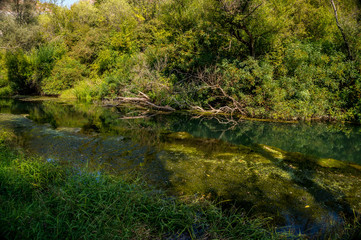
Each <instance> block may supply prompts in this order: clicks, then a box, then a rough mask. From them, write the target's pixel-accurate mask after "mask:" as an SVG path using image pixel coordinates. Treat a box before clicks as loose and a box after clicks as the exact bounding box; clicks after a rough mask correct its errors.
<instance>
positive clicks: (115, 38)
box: [0, 0, 361, 121]
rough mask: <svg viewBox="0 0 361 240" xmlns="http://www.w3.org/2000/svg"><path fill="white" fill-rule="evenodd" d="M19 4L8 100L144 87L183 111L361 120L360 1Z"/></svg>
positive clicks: (7, 68) (5, 36) (11, 35)
mask: <svg viewBox="0 0 361 240" xmlns="http://www.w3.org/2000/svg"><path fill="white" fill-rule="evenodd" d="M15 3H17V4H15ZM19 4H20V3H19V1H15V0H9V1H7V2H5V4H3V6H0V8H2V9H3V10H2V11H1V12H0V13H1V16H0V17H1V21H0V34H1V39H0V44H1V50H0V65H1V66H2V67H1V69H0V95H1V96H6V95H14V94H31V93H33V94H47V95H61V96H63V97H77V98H79V99H83V100H87V101H91V100H94V99H104V98H114V97H117V96H123V97H124V96H126V97H135V96H137V95H138V94H139V92H142V93H145V94H147V95H148V96H149V98H150V99H151V100H152V102H153V103H155V104H159V105H170V106H172V107H174V108H178V109H179V108H181V109H183V108H188V109H189V108H194V107H197V109H210V110H212V111H213V112H217V110H220V111H222V112H229V113H240V114H243V115H247V116H251V117H268V118H277V119H311V118H319V119H338V120H358V121H359V120H360V119H361V102H360V95H361V58H360V51H361V37H360V33H361V31H360V30H361V24H360V21H361V18H360V16H361V14H360V10H361V5H360V2H359V1H357V0H345V1H337V2H336V1H332V0H298V1H294V0H281V1H280V0H241V1H236V0H201V1H191V0H162V1H161V0H142V1H134V0H97V1H95V3H94V4H92V3H90V2H88V1H80V2H78V3H76V4H74V5H72V6H71V7H70V9H68V8H66V7H62V6H58V5H56V4H49V3H40V2H36V1H34V0H27V1H24V2H23V3H22V4H23V5H21V4H20V5H19ZM333 4H334V5H333ZM333 6H335V8H333ZM335 9H336V10H337V11H336V12H335V11H334V10H335ZM336 20H337V21H336Z"/></svg>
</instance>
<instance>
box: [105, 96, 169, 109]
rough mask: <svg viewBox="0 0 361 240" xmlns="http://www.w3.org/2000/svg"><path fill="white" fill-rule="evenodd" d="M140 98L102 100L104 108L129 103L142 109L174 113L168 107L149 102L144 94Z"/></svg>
mask: <svg viewBox="0 0 361 240" xmlns="http://www.w3.org/2000/svg"><path fill="white" fill-rule="evenodd" d="M142 96H143V97H117V98H114V99H112V100H104V101H103V103H104V105H105V106H109V107H113V106H118V105H120V104H124V103H130V104H136V105H140V106H143V107H147V108H151V109H154V110H157V111H163V112H171V111H175V109H174V108H172V107H170V106H158V105H156V104H154V103H152V102H150V99H149V97H148V96H147V95H145V94H144V93H142Z"/></svg>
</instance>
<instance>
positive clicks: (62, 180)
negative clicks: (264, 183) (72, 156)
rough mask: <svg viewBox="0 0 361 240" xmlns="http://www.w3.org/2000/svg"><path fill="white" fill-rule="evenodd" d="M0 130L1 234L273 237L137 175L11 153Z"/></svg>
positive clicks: (259, 223) (254, 223)
mask: <svg viewBox="0 0 361 240" xmlns="http://www.w3.org/2000/svg"><path fill="white" fill-rule="evenodd" d="M1 135H2V134H1V133H0V203H1V204H0V238H5V239H58V238H60V239H272V238H280V236H277V234H276V233H274V232H272V231H270V230H268V229H266V228H264V226H265V221H264V220H259V219H252V220H250V219H248V218H247V217H245V216H243V215H242V214H240V213H236V211H234V212H233V213H232V212H230V211H228V212H225V211H222V210H221V209H220V208H217V207H215V206H213V205H211V204H205V203H200V202H194V203H188V204H185V203H183V202H181V201H179V200H177V199H175V198H171V197H169V196H167V195H165V194H163V193H160V192H159V191H156V190H154V189H152V188H150V187H148V186H147V185H146V184H145V183H143V182H141V181H126V180H122V179H120V178H116V177H112V176H108V175H99V174H94V173H91V172H88V171H86V170H79V169H73V168H66V167H64V166H60V165H58V164H56V163H51V162H46V161H43V160H41V159H39V158H30V157H24V156H23V155H21V154H19V153H16V152H14V150H12V149H10V148H9V147H7V146H6V143H4V139H1V137H2V136H1Z"/></svg>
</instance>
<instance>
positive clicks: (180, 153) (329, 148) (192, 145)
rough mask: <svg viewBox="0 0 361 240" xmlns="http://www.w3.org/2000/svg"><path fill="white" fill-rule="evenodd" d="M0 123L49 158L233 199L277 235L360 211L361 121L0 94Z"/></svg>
mask: <svg viewBox="0 0 361 240" xmlns="http://www.w3.org/2000/svg"><path fill="white" fill-rule="evenodd" d="M0 127H1V128H4V129H7V130H9V131H12V132H14V133H15V134H16V136H17V144H18V145H19V146H20V147H22V148H24V149H25V150H26V151H28V152H29V153H30V154H36V155H41V156H43V157H44V159H46V160H47V161H49V162H53V161H57V162H60V163H62V164H69V165H71V166H73V167H74V168H77V169H79V171H80V170H81V169H82V168H84V167H87V168H88V169H90V170H91V171H94V172H96V173H97V174H102V173H103V172H105V171H106V172H107V173H111V174H128V175H129V174H130V175H139V174H140V175H142V177H144V179H146V180H147V181H148V182H149V184H153V185H156V186H158V187H160V188H163V189H165V190H166V191H168V192H169V194H173V195H177V196H197V197H199V198H209V199H211V200H216V201H222V202H224V203H229V204H232V205H234V204H236V206H237V207H239V208H243V209H245V211H247V212H249V214H252V215H262V216H266V217H268V216H269V217H272V218H273V221H274V223H275V224H277V225H278V226H279V231H290V230H291V231H294V232H296V233H297V232H299V233H305V234H308V235H310V236H317V235H318V234H321V235H322V234H326V233H327V232H331V231H337V229H338V228H339V227H342V225H343V224H344V223H345V220H347V219H348V218H352V217H353V216H354V214H359V213H360V212H361V187H360V186H361V166H360V164H361V127H360V126H358V125H351V124H325V123H275V122H262V121H237V122H234V121H230V119H227V118H225V117H209V116H208V117H204V116H203V117H202V116H194V115H191V114H189V113H184V112H177V113H170V114H159V113H157V114H156V113H154V112H150V111H148V110H146V109H140V108H135V107H132V106H123V107H112V108H105V107H101V106H97V105H94V104H85V103H77V102H66V101H61V100H57V99H45V100H36V99H35V100H34V99H27V100H26V99H25V101H24V100H13V99H0Z"/></svg>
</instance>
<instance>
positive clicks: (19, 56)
mask: <svg viewBox="0 0 361 240" xmlns="http://www.w3.org/2000/svg"><path fill="white" fill-rule="evenodd" d="M5 67H6V68H7V79H8V81H9V83H10V87H11V89H12V91H13V92H14V93H16V94H29V93H31V92H32V88H31V84H30V81H29V79H30V78H31V75H32V71H31V64H30V60H29V57H28V56H26V55H25V53H24V52H23V51H22V50H21V49H17V50H14V51H10V50H9V51H7V52H6V54H5Z"/></svg>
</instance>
